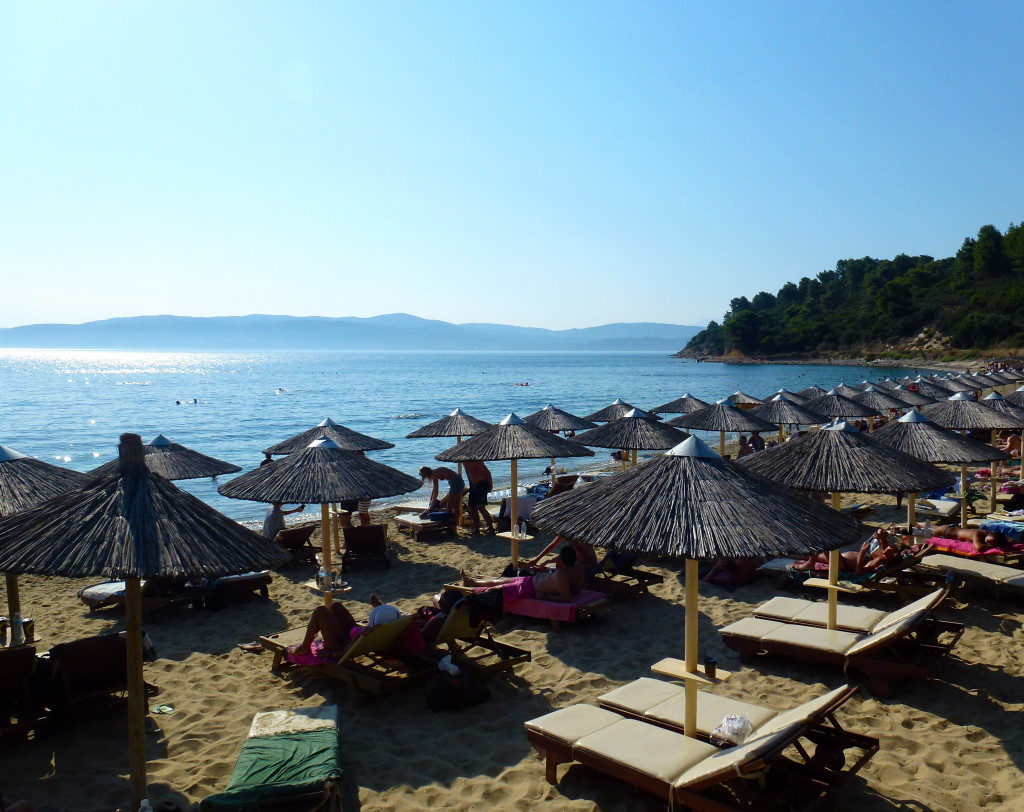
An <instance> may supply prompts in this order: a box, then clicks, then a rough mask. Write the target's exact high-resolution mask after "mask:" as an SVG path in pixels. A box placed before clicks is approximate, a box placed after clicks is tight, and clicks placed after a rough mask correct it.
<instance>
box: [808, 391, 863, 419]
mask: <svg viewBox="0 0 1024 812" xmlns="http://www.w3.org/2000/svg"><path fill="white" fill-rule="evenodd" d="M804 405H805V406H806V407H807V408H808V409H810V410H811V411H812V412H818V414H823V415H825V416H826V417H831V418H836V417H839V418H847V417H877V416H878V410H877V409H872V408H871V407H870V406H863V405H861V404H860V403H857V401H855V400H850V399H849V398H848V397H846V396H845V395H841V394H839V392H838V391H836V390H835V389H830V390H829V391H828V392H826V393H825V394H824V395H822V396H821V397H820V398H815V399H814V400H809V401H807V403H806V404H804Z"/></svg>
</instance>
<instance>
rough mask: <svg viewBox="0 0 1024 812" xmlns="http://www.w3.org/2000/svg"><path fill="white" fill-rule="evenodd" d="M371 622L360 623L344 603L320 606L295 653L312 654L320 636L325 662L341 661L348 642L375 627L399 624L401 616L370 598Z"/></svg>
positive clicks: (395, 610)
mask: <svg viewBox="0 0 1024 812" xmlns="http://www.w3.org/2000/svg"><path fill="white" fill-rule="evenodd" d="M370 605H371V606H372V607H373V609H372V610H371V611H370V618H369V620H368V621H367V623H366V625H365V626H364V625H362V624H361V623H357V622H356V619H355V618H354V617H352V613H351V612H350V611H349V610H348V609H346V608H345V606H344V605H343V604H342V603H341V601H334V602H333V603H332V604H331V605H330V606H318V607H316V609H314V610H313V614H312V616H311V617H310V618H309V623H308V624H307V625H306V636H305V637H304V638H303V639H302V642H301V643H300V644H299V646H298V648H297V649H296V652H297V653H298V654H311V653H313V641H314V640H315V639H316V637H317V635H319V636H320V637H321V639H322V640H323V649H322V650H320V651H319V652H318V654H319V655H320V656H321V657H323V658H324V659H338V658H339V657H341V655H342V654H344V653H345V649H346V648H348V644H349V641H351V640H352V639H353V638H355V637H358V636H359V635H360V634H362V633H363V632H364V631H366V630H367V629H369V628H372V627H373V626H380V625H382V624H384V623H388V622H390V621H392V620H398V618H400V617H401V616H402V613H401V612H399V611H398V609H396V608H395V607H394V606H392V605H391V604H390V603H384V602H383V601H382V600H381V599H380V598H378V597H377V596H376V595H370Z"/></svg>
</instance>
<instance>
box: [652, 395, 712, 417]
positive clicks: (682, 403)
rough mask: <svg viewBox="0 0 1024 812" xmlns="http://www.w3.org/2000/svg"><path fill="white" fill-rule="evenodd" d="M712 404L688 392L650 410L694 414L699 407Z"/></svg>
mask: <svg viewBox="0 0 1024 812" xmlns="http://www.w3.org/2000/svg"><path fill="white" fill-rule="evenodd" d="M710 405H711V404H710V403H708V402H707V401H704V400H701V399H700V398H695V397H694V396H693V395H691V394H690V393H689V392H686V393H685V394H684V395H683V396H682V397H678V398H676V399H675V400H670V401H669V402H668V403H662V404H661V405H660V406H658V407H657V408H656V409H651V410H650V411H652V412H653V413H655V414H692V413H693V412H695V411H697V410H698V409H703V408H704V407H705V406H710Z"/></svg>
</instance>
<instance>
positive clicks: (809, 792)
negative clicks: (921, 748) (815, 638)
mask: <svg viewBox="0 0 1024 812" xmlns="http://www.w3.org/2000/svg"><path fill="white" fill-rule="evenodd" d="M847 690H848V689H846V688H845V687H844V688H842V689H838V690H837V691H833V692H831V693H830V694H826V695H825V696H824V697H821V698H820V699H819V700H815V701H814V702H811V703H807V705H805V706H801V707H800V708H795V709H794V710H793V711H788V712H784V713H781V714H776V715H774V717H773V718H769V719H768V720H766V721H765V722H763V723H762V724H761V725H760V726H759V727H758V729H757V730H756V731H755V732H754V734H753V735H752V736H751V738H749V739H748V740H747V741H746V742H744V743H743V744H741V745H738V746H735V747H729V748H727V749H719V748H718V747H716V746H714V745H712V744H709V743H707V742H704V741H700V740H698V739H694V738H689V737H687V736H684V735H682V734H681V733H679V732H676V731H675V730H670V729H666V728H664V727H661V726H657V725H654V724H650V723H648V722H646V721H640V720H638V719H636V718H625V717H623V716H620V715H619V714H618V713H614V712H612V711H610V710H607V709H606V708H595V707H593V706H591V705H573V706H571V707H568V708H563V709H561V710H557V711H554V712H553V713H549V714H547V715H545V716H541V717H540V718H537V719H532V720H530V721H528V722H526V732H527V736H528V737H529V739H530V742H531V743H532V744H533V746H534V747H535V748H536V749H537V751H538V752H539V753H540V754H541V755H543V756H544V757H545V778H546V779H547V780H548V782H549V783H551V784H556V783H557V781H558V774H557V770H558V766H559V765H560V764H564V763H568V762H573V761H576V762H579V763H581V764H584V765H586V766H588V767H591V768H593V769H595V770H597V771H599V772H602V773H604V774H606V775H610V776H612V777H614V778H617V779H619V780H622V781H626V782H628V783H630V784H632V785H634V786H636V787H639V788H640V789H643V790H645V791H646V792H649V793H651V794H653V795H656V796H657V797H659V798H663V799H665V800H667V801H668V803H669V806H670V808H676V806H677V805H679V806H685V807H688V808H691V809H697V810H709V812H711V811H714V812H725V810H730V809H735V808H738V804H737V801H739V800H740V799H742V800H743V802H744V803H743V808H746V809H755V810H756V809H774V808H779V807H780V804H779V801H780V799H782V798H784V801H785V808H808V807H809V806H811V805H812V804H814V803H815V802H820V801H821V800H822V799H823V798H824V797H825V796H827V795H828V794H829V793H830V792H831V791H832V790H833V789H835V788H836V787H838V786H840V785H841V784H842V783H843V782H844V781H845V780H846V779H847V778H848V777H849V776H851V775H853V774H855V773H856V772H857V771H858V770H860V768H861V767H862V766H863V765H864V764H866V763H867V761H868V760H869V759H870V758H871V757H872V756H873V755H874V754H875V752H877V750H878V740H877V739H875V738H873V737H869V736H862V735H859V734H853V733H849V732H848V731H845V730H843V729H842V728H841V727H840V726H839V725H838V723H837V722H836V721H835V718H834V715H833V713H834V711H835V710H836V708H838V707H839V705H841V704H842V702H843V701H845V699H842V697H843V695H844V693H845V692H846V691H847ZM847 698H848V697H847ZM826 718H828V720H829V722H830V724H829V725H825V724H822V722H823V720H824V719H826ZM804 738H806V739H807V740H808V741H810V742H814V743H815V745H816V746H815V747H814V756H812V757H809V756H808V748H807V747H806V746H805V745H804V744H803V742H802V741H801V740H802V739H804ZM851 748H857V749H859V750H860V751H861V754H860V755H859V757H857V758H854V759H852V760H850V759H847V758H846V755H845V752H844V751H845V750H847V749H851ZM787 753H788V754H790V755H787ZM848 760H850V761H851V763H850V764H849V765H847V763H846V762H847V761H848ZM776 778H778V779H781V780H774V779H776ZM743 779H758V780H756V781H752V780H743ZM730 784H732V786H729V785H730ZM737 784H738V785H742V786H741V787H739V788H737V786H736V785H737ZM736 790H738V791H736ZM726 793H729V794H726ZM730 802H731V803H730ZM734 804H735V805H734Z"/></svg>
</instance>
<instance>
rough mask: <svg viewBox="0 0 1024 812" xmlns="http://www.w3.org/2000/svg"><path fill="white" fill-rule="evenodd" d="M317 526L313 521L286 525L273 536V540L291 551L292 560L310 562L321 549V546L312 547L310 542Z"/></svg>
mask: <svg viewBox="0 0 1024 812" xmlns="http://www.w3.org/2000/svg"><path fill="white" fill-rule="evenodd" d="M318 527H319V525H318V524H316V523H313V522H311V523H309V524H301V525H294V526H292V527H286V528H285V529H284V530H281V531H280V532H279V533H278V534H277V536H275V538H274V541H276V542H277V543H278V544H280V545H281V546H283V547H284V548H285V549H286V550H288V552H289V553H291V555H292V560H294V561H308V562H310V563H312V562H313V561H314V560H315V559H316V554H317V553H319V552H320V551H321V550H322V548H321V547H314V546H313V542H312V538H313V533H315V532H316V531H317V529H318Z"/></svg>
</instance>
